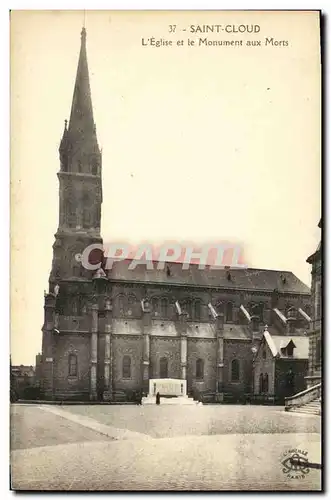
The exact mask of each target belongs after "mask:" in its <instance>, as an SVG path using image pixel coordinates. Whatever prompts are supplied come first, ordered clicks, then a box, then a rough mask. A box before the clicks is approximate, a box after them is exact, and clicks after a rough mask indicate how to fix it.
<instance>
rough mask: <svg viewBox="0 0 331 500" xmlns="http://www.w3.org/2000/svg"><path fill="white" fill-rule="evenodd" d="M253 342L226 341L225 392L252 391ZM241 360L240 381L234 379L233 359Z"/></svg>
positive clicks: (241, 392) (239, 392)
mask: <svg viewBox="0 0 331 500" xmlns="http://www.w3.org/2000/svg"><path fill="white" fill-rule="evenodd" d="M251 347H252V344H251V342H250V341H244V340H228V339H227V340H225V341H224V392H225V393H232V394H234V395H236V394H238V395H239V394H243V393H250V392H251V391H252V358H253V353H252V350H251ZM235 359H236V360H238V361H239V381H233V380H232V377H231V366H232V361H233V360H235Z"/></svg>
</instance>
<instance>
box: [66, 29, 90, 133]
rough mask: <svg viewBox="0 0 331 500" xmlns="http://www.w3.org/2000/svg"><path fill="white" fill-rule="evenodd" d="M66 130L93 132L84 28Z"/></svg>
mask: <svg viewBox="0 0 331 500" xmlns="http://www.w3.org/2000/svg"><path fill="white" fill-rule="evenodd" d="M68 130H69V133H70V132H74V133H77V132H78V131H81V132H83V133H94V132H95V125H94V120H93V108H92V99H91V88H90V78H89V72H88V65H87V55H86V30H85V28H83V29H82V32H81V45H80V54H79V61H78V68H77V75H76V82H75V89H74V95H73V98H72V106H71V114H70V121H69V129H68Z"/></svg>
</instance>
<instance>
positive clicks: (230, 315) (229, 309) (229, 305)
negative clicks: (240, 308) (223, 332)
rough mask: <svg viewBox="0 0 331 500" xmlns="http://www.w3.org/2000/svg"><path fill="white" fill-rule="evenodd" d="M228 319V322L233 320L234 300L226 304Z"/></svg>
mask: <svg viewBox="0 0 331 500" xmlns="http://www.w3.org/2000/svg"><path fill="white" fill-rule="evenodd" d="M226 321H227V322H231V321H233V304H232V302H228V303H227V304H226Z"/></svg>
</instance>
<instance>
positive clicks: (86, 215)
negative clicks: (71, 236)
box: [83, 193, 91, 228]
mask: <svg viewBox="0 0 331 500" xmlns="http://www.w3.org/2000/svg"><path fill="white" fill-rule="evenodd" d="M90 225H91V207H90V198H89V195H88V194H87V193H84V195H83V227H85V228H88V227H90Z"/></svg>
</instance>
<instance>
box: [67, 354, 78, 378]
mask: <svg viewBox="0 0 331 500" xmlns="http://www.w3.org/2000/svg"><path fill="white" fill-rule="evenodd" d="M68 361H69V369H68V373H69V377H77V356H76V354H69V360H68Z"/></svg>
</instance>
